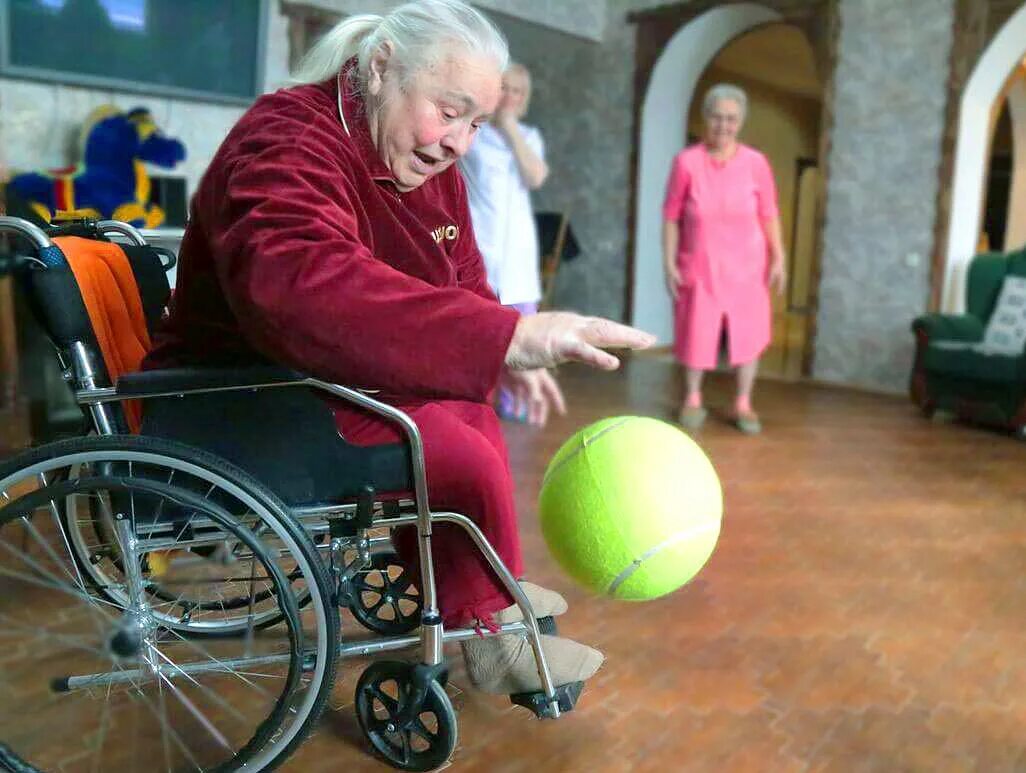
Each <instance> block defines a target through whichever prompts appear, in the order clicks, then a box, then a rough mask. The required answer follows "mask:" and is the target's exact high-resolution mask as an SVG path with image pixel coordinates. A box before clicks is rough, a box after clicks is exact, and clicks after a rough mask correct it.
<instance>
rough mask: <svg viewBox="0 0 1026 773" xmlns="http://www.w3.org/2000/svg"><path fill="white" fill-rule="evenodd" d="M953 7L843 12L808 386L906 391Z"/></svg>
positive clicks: (847, 4)
mask: <svg viewBox="0 0 1026 773" xmlns="http://www.w3.org/2000/svg"><path fill="white" fill-rule="evenodd" d="M952 14H953V4H952V0H902V2H900V3H896V2H894V1H893V0H842V3H841V39H840V50H839V55H838V64H837V72H836V76H835V91H834V106H833V110H834V133H833V142H832V148H831V153H830V159H829V168H830V180H829V185H828V190H827V211H826V232H825V235H824V252H823V256H822V278H821V283H820V291H819V317H818V326H817V337H816V349H815V361H814V370H813V375H814V376H816V377H817V378H820V379H823V380H826V381H837V382H843V383H846V384H856V385H860V386H867V387H873V388H881V389H885V390H893V391H901V390H904V389H905V387H906V383H907V379H908V373H909V369H910V367H911V362H912V337H911V335H910V333H909V323H910V322H911V321H912V319H913V317H915V316H916V315H917V314H920V313H922V312H923V311H924V310H925V309H926V305H927V300H928V295H929V280H930V260H931V257H932V256H931V252H932V249H933V226H934V218H935V213H936V198H937V186H938V165H939V163H940V152H941V136H942V133H943V130H944V111H945V86H946V81H947V77H948V66H949V56H950V52H951V37H952V26H953V25H952V19H953V16H952Z"/></svg>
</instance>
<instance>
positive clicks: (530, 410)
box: [499, 368, 566, 427]
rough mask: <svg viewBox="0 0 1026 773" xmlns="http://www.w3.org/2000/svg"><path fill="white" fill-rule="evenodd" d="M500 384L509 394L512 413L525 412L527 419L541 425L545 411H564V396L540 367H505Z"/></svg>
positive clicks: (546, 413) (563, 412)
mask: <svg viewBox="0 0 1026 773" xmlns="http://www.w3.org/2000/svg"><path fill="white" fill-rule="evenodd" d="M499 383H500V385H501V386H502V387H503V388H504V389H506V390H507V391H508V392H509V393H510V394H511V395H512V396H513V409H514V411H513V412H514V414H516V415H518V416H519V415H522V414H525V415H526V416H527V423H528V424H530V425H531V426H534V427H544V426H545V424H546V422H548V420H549V412H550V411H552V410H555V411H556V413H558V414H559V415H560V416H562V415H564V414H565V413H566V400H565V399H564V398H563V391H562V390H561V389H560V388H559V384H558V383H557V381H556V379H555V378H554V377H553V376H552V374H551V373H549V372H548V371H547V370H545V369H544V368H539V369H538V370H510V369H509V368H505V369H504V370H503V373H502V377H501V379H500V382H499Z"/></svg>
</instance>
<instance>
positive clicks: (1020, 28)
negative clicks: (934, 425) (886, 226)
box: [941, 5, 1026, 312]
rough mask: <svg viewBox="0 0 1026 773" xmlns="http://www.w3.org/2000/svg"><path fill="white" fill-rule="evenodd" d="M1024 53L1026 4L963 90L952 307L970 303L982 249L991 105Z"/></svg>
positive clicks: (950, 260)
mask: <svg viewBox="0 0 1026 773" xmlns="http://www.w3.org/2000/svg"><path fill="white" fill-rule="evenodd" d="M1024 54H1026V5H1023V6H1022V7H1021V8H1019V10H1017V11H1016V12H1015V13H1014V14H1013V15H1012V17H1011V18H1010V19H1009V20H1008V21H1007V22H1006V23H1005V26H1004V27H1002V28H1001V31H1000V32H999V33H998V34H997V36H996V37H995V38H994V40H993V41H992V42H991V44H990V45H989V46H988V47H987V50H986V51H985V52H984V53H983V56H982V57H980V61H979V62H978V63H977V65H976V69H974V70H973V74H972V75H971V76H970V77H969V82H968V83H967V84H966V88H965V91H964V92H962V100H961V103H960V106H959V124H958V140H957V145H956V148H955V174H954V181H953V183H952V191H951V220H950V222H949V226H948V249H947V255H946V261H945V273H944V294H943V296H942V301H941V302H942V306H943V308H944V310H946V311H956V312H957V311H961V310H962V309H963V308H964V307H965V272H966V267H967V266H968V264H969V260H970V259H971V258H972V256H973V253H974V252H975V249H976V244H977V240H978V239H979V234H980V223H981V217H982V212H983V185H984V181H985V179H986V162H987V152H988V150H989V141H988V140H989V137H990V131H989V130H990V116H991V110H992V108H993V106H994V104H995V103H996V102H997V100H998V97H999V96H1000V95H1001V92H1002V90H1003V89H1004V87H1005V83H1006V82H1007V80H1008V76H1009V75H1011V73H1012V70H1013V69H1015V68H1016V67H1017V66H1018V65H1019V62H1020V61H1022V58H1023V55H1024Z"/></svg>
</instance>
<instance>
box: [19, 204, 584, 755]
mask: <svg viewBox="0 0 1026 773" xmlns="http://www.w3.org/2000/svg"><path fill="white" fill-rule="evenodd" d="M3 234H6V235H8V237H9V238H13V242H12V244H13V245H14V247H13V248H12V249H10V250H7V251H6V252H4V251H3V250H0V264H3V265H0V270H6V271H8V272H10V273H12V274H14V275H15V277H16V281H17V283H18V286H19V288H21V289H22V290H23V291H24V292H25V294H26V298H27V300H28V302H29V305H30V306H31V308H32V311H33V313H34V314H35V316H36V317H37V318H38V321H39V322H40V323H41V325H42V327H43V329H44V331H45V333H46V334H47V336H48V337H49V338H50V340H51V341H52V343H53V344H54V347H55V350H56V355H57V360H58V363H59V366H60V368H61V372H62V374H63V376H64V379H65V381H66V382H67V384H68V386H69V387H70V388H71V390H72V391H73V393H74V398H75V400H76V402H77V403H78V404H79V405H80V406H81V407H82V410H83V430H84V431H83V433H82V435H81V436H76V437H71V438H68V439H62V440H57V441H54V442H50V443H47V444H45V445H41V446H39V447H36V448H32V449H29V450H27V451H25V452H22V453H21V454H19V455H17V456H15V457H13V458H11V459H9V460H7V461H5V462H3V463H0V770H4V769H6V770H11V771H56V770H61V771H65V770H68V771H70V770H89V771H115V770H117V771H134V770H147V771H150V770H155V769H156V770H166V771H178V770H189V771H197V770H198V771H235V770H254V771H257V770H270V769H273V768H275V767H277V766H279V765H281V764H283V763H284V762H285V761H286V760H287V759H288V757H289V755H290V754H291V753H292V752H293V751H294V750H295V749H296V748H297V747H298V745H299V744H300V743H302V741H303V740H304V738H305V737H306V736H307V735H308V734H309V733H310V732H311V730H312V729H313V727H314V726H315V724H316V722H317V721H318V718H319V717H320V715H321V713H322V712H323V710H324V708H325V704H326V701H327V699H328V697H329V693H330V692H331V691H332V687H333V683H334V678H335V672H336V667H337V664H338V662H339V661H340V660H346V659H357V658H358V659H363V660H366V659H371V660H370V663H369V665H366V667H365V668H364V669H363V671H362V673H361V675H360V677H359V680H358V683H357V686H356V693H355V701H354V707H355V711H356V715H357V718H358V721H359V725H360V728H361V730H362V732H363V734H364V736H365V738H366V740H367V742H368V743H369V745H370V747H371V748H372V749H373V750H374V751H375V752H376V753H377V754H378V755H379V756H380V757H381V758H383V759H384V760H385V761H387V762H388V763H390V764H391V765H393V766H394V767H396V768H399V769H402V770H414V771H423V770H431V769H434V768H437V767H439V766H441V765H443V764H445V763H446V762H447V761H448V760H449V759H450V757H451V756H452V753H453V751H454V749H455V746H456V740H457V721H456V715H455V712H454V710H453V706H452V702H451V701H450V698H449V695H448V693H447V692H446V689H445V686H446V682H447V677H448V671H447V667H446V663H445V658H444V655H443V645H444V644H446V643H450V642H457V641H461V640H466V639H469V638H471V637H474V636H478V635H486V636H490V635H513V636H524V637H527V638H528V640H529V642H530V644H531V646H532V648H533V651H534V655H535V658H536V662H537V666H538V673H539V677H540V680H541V684H542V685H543V690H542V692H539V693H531V694H522V695H515V696H511V700H512V701H513V702H514V703H516V704H519V705H522V706H524V707H526V708H528V709H529V710H530V711H532V712H533V713H534V714H535V715H536V716H538V717H539V718H552V719H555V718H558V717H560V715H561V714H563V713H566V712H568V711H570V710H572V709H573V707H574V704H575V703H576V700H577V697H578V696H579V694H580V690H581V685H580V684H579V683H575V684H570V685H563V686H560V687H558V688H557V687H556V686H555V685H554V684H553V682H552V678H551V675H550V672H549V669H548V666H547V664H546V662H545V656H544V653H543V651H542V648H541V638H540V635H541V633H554V632H555V627H554V624H553V622H552V620H551V618H549V619H545V620H540V621H539V620H537V619H536V618H535V615H534V612H533V610H532V609H531V604H530V602H529V600H528V598H527V597H526V596H525V594H524V592H523V590H522V589H521V587H520V585H519V584H518V583H517V582H516V580H515V578H514V577H513V576H512V575H511V574H510V572H509V571H508V569H507V568H506V567H505V566H504V565H503V563H502V562H501V560H500V559H499V557H498V555H497V554H496V552H495V551H494V549H493V548H492V546H491V545H489V543H488V541H487V539H486V538H485V537H484V535H483V534H482V533H481V531H480V530H479V529H478V527H477V526H476V525H475V524H474V522H473V521H472V520H471V519H470V518H468V517H467V516H466V515H463V514H459V513H452V512H436V511H433V510H431V508H430V506H429V502H428V496H427V483H426V480H425V471H424V457H423V449H422V443H421V437H420V434H419V432H418V429H417V426H416V424H415V423H414V422H413V421H412V420H411V418H410V417H409V416H407V415H406V414H404V413H403V412H401V411H399V410H397V409H395V408H393V407H392V406H390V405H387V404H385V403H382V402H380V401H378V400H376V399H374V397H373V393H371V392H368V391H364V390H360V389H355V388H350V387H347V386H343V385H338V384H332V383H328V382H325V381H321V380H319V379H316V378H312V377H309V376H305V375H302V374H298V373H295V372H292V371H289V370H286V369H283V368H278V367H272V366H266V367H246V368H237V369H225V368H187V369H183V368H178V369H170V370H159V371H147V372H131V373H126V374H124V375H122V376H121V377H119V378H117V379H116V380H112V379H111V378H110V377H109V375H108V374H109V373H110V369H109V368H108V364H107V363H106V362H105V360H104V358H103V354H102V350H101V347H100V345H99V343H98V341H99V338H98V331H97V330H96V329H95V328H94V325H93V323H92V321H91V318H90V314H89V313H88V311H87V309H86V307H85V304H84V296H83V293H82V290H81V287H80V283H79V282H78V281H76V274H75V272H74V271H72V269H71V267H70V266H69V265H68V262H67V259H66V257H65V255H64V254H63V252H62V251H61V249H60V248H59V247H58V246H57V245H56V244H55V243H54V241H53V238H56V237H57V236H69V235H70V236H79V237H85V238H88V239H93V240H100V241H116V242H118V243H119V244H121V245H123V247H122V249H123V251H124V253H125V255H126V256H127V258H128V262H129V265H130V267H131V275H132V281H133V283H134V286H135V288H136V289H137V290H138V295H139V297H140V299H141V301H142V307H143V308H142V311H143V313H144V316H145V321H146V326H147V327H148V328H152V326H154V325H156V324H157V323H158V322H159V320H160V319H161V317H162V315H163V314H164V313H165V307H166V304H167V302H168V299H169V296H170V288H169V284H168V281H167V276H166V270H167V269H168V268H169V267H170V265H171V264H172V263H173V260H174V256H173V254H169V253H167V252H166V251H161V250H159V249H158V248H154V247H150V246H148V245H146V242H145V239H144V238H143V237H142V235H141V234H140V233H139V232H138V231H136V230H135V229H134V228H133V227H131V226H130V225H127V224H125V223H120V222H116V221H99V222H95V221H81V222H74V223H70V224H65V225H60V226H56V227H51V228H48V229H46V230H44V229H42V228H40V227H38V226H36V225H34V224H32V223H29V222H28V221H25V220H21V219H18V218H13V217H0V235H3ZM126 242H127V243H126ZM0 246H2V245H0ZM318 395H320V396H322V397H323V396H328V397H330V398H333V399H337V400H343V401H347V402H349V403H352V404H354V405H356V406H359V407H360V408H361V409H363V410H365V411H369V412H371V413H373V414H376V415H378V416H381V417H383V418H385V419H387V420H389V421H392V422H394V423H395V424H396V425H397V426H398V427H399V428H400V430H401V432H402V437H403V438H404V442H401V443H396V444H392V445H386V446H374V447H356V446H351V445H349V444H347V443H346V442H345V440H344V439H343V438H341V437H340V436H339V435H338V434H337V433H336V432H335V431H334V429H333V427H334V425H333V422H332V421H331V412H330V409H329V408H328V406H327V404H326V403H325V402H324V400H323V399H321V398H320V397H318ZM130 401H145V405H146V410H145V412H144V418H143V421H142V426H141V429H140V431H138V432H132V431H130V422H129V414H128V406H129V405H131V404H133V403H132V402H130ZM135 404H137V403H135ZM247 426H248V427H253V426H258V427H259V428H260V432H254V433H250V434H249V435H247V433H246V432H244V431H241V430H240V429H239V428H240V427H247ZM396 492H398V493H396ZM440 523H446V524H454V525H455V526H457V527H460V528H462V529H464V530H465V531H466V533H467V534H468V535H469V536H470V538H471V540H472V542H473V543H474V544H475V545H476V546H477V548H478V549H479V550H480V551H481V552H482V554H483V555H484V557H485V558H486V560H487V562H488V563H489V564H490V566H491V567H492V569H493V570H494V571H495V573H496V575H497V576H498V577H499V578H500V579H501V581H502V582H503V583H504V584H505V586H506V587H507V589H508V590H509V592H510V593H511V594H512V595H513V597H514V598H515V599H516V601H517V604H518V605H519V607H520V609H521V610H522V612H523V617H524V622H518V623H511V624H505V625H501V626H499V627H498V628H497V629H496V630H495V631H480V630H478V629H473V628H466V629H456V630H446V629H444V627H443V625H442V621H441V617H440V615H439V612H438V609H437V606H436V601H435V576H434V567H433V563H432V554H431V535H432V529H433V528H434V527H435V525H436V524H440ZM398 528H407V529H413V530H415V533H416V538H417V540H416V541H417V551H418V558H419V560H418V567H417V569H416V571H414V570H412V569H411V568H410V567H408V566H405V565H404V564H403V562H402V560H401V559H400V558H399V557H398V555H397V553H396V551H395V548H394V543H393V540H392V535H393V532H394V531H395V530H396V529H398ZM340 608H343V609H348V610H349V612H350V613H351V616H352V617H353V618H354V619H355V621H357V622H358V623H359V624H360V626H359V627H356V628H355V629H354V631H353V633H352V635H347V636H345V637H343V636H342V627H341V623H340V620H341V617H340ZM361 631H362V632H361ZM402 650H412V651H413V653H414V655H413V657H412V658H410V660H409V661H407V660H373V658H374V657H376V656H380V655H384V654H386V653H394V652H398V651H402Z"/></svg>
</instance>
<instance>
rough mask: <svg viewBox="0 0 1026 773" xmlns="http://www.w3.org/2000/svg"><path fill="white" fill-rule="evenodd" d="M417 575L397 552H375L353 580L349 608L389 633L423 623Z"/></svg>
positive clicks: (363, 620)
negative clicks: (415, 580)
mask: <svg viewBox="0 0 1026 773" xmlns="http://www.w3.org/2000/svg"><path fill="white" fill-rule="evenodd" d="M414 579H415V578H414V573H413V571H411V570H410V569H409V567H407V566H406V565H405V564H403V562H402V561H401V560H400V559H399V556H398V554H397V553H395V552H393V551H387V552H382V553H374V554H373V555H371V560H370V563H369V564H368V565H367V566H366V567H365V568H364V569H362V570H361V571H359V572H358V573H357V574H356V576H354V577H353V579H352V580H351V581H350V584H351V588H350V597H349V611H350V612H352V613H353V617H355V618H356V619H357V620H359V621H360V623H361V624H362V625H363V626H364V627H366V628H369V629H370V630H372V631H376V632H377V633H380V634H384V635H385V636H399V635H402V634H404V633H409V632H410V631H412V630H414V629H415V628H416V627H417V626H419V625H420V612H421V606H420V592H419V591H418V590H417V586H416V584H415V582H414Z"/></svg>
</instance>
